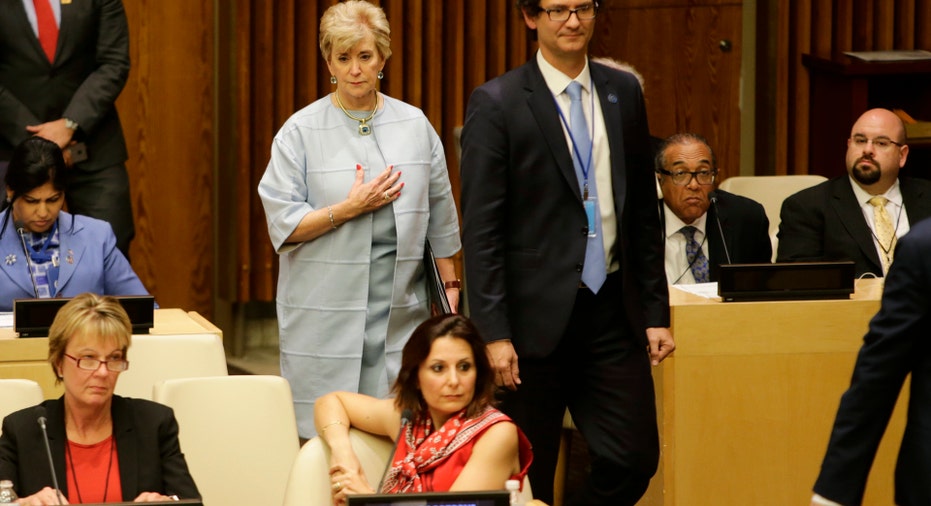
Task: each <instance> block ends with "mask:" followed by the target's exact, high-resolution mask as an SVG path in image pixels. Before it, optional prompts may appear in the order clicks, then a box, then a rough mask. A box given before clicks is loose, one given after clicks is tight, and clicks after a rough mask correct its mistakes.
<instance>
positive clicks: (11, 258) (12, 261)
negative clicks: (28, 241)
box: [6, 253, 16, 265]
mask: <svg viewBox="0 0 931 506" xmlns="http://www.w3.org/2000/svg"><path fill="white" fill-rule="evenodd" d="M15 263H16V255H14V254H13V253H10V254H9V255H7V256H6V264H7V265H13V264H15Z"/></svg>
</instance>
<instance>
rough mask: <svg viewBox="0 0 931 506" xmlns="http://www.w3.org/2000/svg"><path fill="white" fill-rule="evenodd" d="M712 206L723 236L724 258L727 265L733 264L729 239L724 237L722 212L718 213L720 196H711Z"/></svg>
mask: <svg viewBox="0 0 931 506" xmlns="http://www.w3.org/2000/svg"><path fill="white" fill-rule="evenodd" d="M711 205H713V206H714V221H715V222H717V224H718V232H719V233H720V234H721V244H723V245H724V258H726V259H727V263H729V264H730V263H733V262H731V254H730V252H728V251H727V239H726V238H725V237H724V227H722V226H721V212H720V211H718V196H717V195H712V196H711Z"/></svg>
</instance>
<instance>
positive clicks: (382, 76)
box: [378, 70, 385, 79]
mask: <svg viewBox="0 0 931 506" xmlns="http://www.w3.org/2000/svg"><path fill="white" fill-rule="evenodd" d="M378 78H379V79H384V78H385V73H384V72H382V71H380V70H379V71H378Z"/></svg>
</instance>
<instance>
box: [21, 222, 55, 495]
mask: <svg viewBox="0 0 931 506" xmlns="http://www.w3.org/2000/svg"><path fill="white" fill-rule="evenodd" d="M16 232H17V233H18V234H19V242H20V243H22V245H23V254H24V255H26V268H27V269H29V280H30V281H32V291H33V292H35V294H36V298H37V299H38V298H39V287H38V285H37V284H36V273H35V272H34V271H33V270H32V262H30V260H29V259H30V256H29V248H28V247H26V230H25V229H24V228H23V227H19V228H17V229H16ZM55 488H58V487H55Z"/></svg>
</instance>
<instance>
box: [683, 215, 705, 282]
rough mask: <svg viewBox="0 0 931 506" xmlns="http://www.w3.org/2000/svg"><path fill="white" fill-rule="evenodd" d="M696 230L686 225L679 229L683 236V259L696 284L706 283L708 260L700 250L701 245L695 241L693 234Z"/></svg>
mask: <svg viewBox="0 0 931 506" xmlns="http://www.w3.org/2000/svg"><path fill="white" fill-rule="evenodd" d="M697 231H698V229H697V228H695V227H693V226H691V225H688V226H685V227H682V228H681V229H679V232H682V235H684V236H685V258H686V259H687V260H688V261H689V267H690V268H691V269H692V277H693V278H695V282H696V283H707V282H708V281H709V279H708V258H707V257H706V256H705V253H704V252H703V251H702V250H701V244H698V241H696V240H695V232H697Z"/></svg>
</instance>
